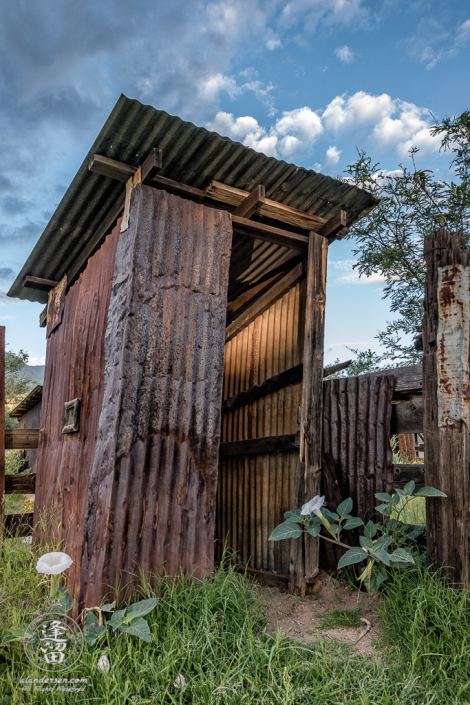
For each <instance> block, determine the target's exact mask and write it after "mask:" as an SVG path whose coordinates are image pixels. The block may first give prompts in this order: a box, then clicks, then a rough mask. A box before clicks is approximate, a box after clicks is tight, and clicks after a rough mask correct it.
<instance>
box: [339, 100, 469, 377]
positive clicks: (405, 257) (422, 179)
mask: <svg viewBox="0 0 470 705" xmlns="http://www.w3.org/2000/svg"><path fill="white" fill-rule="evenodd" d="M431 133H432V134H433V135H439V136H440V137H442V142H441V151H449V152H450V154H451V155H452V159H451V161H450V164H449V171H450V172H452V171H453V177H452V179H451V180H450V181H449V182H447V181H444V180H443V179H440V178H439V177H438V176H436V175H435V174H434V172H433V171H431V170H430V169H418V167H417V165H416V155H417V153H418V150H417V149H416V148H413V149H411V150H410V157H411V168H407V167H404V166H401V165H400V168H399V170H397V171H395V172H386V171H384V170H383V169H381V167H380V164H379V163H375V164H374V163H373V162H372V160H371V158H370V157H368V156H367V155H366V153H365V152H364V151H358V155H359V158H358V159H357V161H356V162H355V163H353V164H350V165H349V166H348V167H347V169H346V172H345V173H347V175H348V176H347V177H346V180H347V181H348V182H349V183H351V182H352V183H354V184H355V185H357V186H359V187H360V188H364V189H366V190H368V191H370V192H371V193H372V194H373V195H374V196H376V197H377V198H378V199H380V200H379V203H378V205H377V206H376V207H375V208H374V209H373V210H372V211H371V212H370V213H369V214H368V215H367V216H365V217H364V218H363V219H362V220H360V221H359V222H358V223H357V224H356V225H354V226H353V227H352V228H351V231H350V234H349V238H351V239H353V240H354V243H355V249H354V250H353V252H354V255H355V256H357V258H358V259H357V264H356V265H355V267H356V268H357V269H358V271H359V273H360V274H361V275H365V276H370V275H371V274H382V275H383V276H384V277H385V282H386V285H385V288H384V298H388V299H390V304H391V305H390V309H391V311H392V312H394V313H398V314H399V317H398V318H397V319H396V320H395V321H392V322H388V323H387V326H386V328H385V330H383V331H380V332H379V333H378V335H377V338H378V340H379V341H380V343H381V344H382V346H383V349H384V353H383V355H382V356H381V359H382V361H383V360H386V359H387V360H389V361H395V362H394V363H393V364H395V365H396V364H415V363H417V362H420V361H421V355H422V353H421V352H420V351H419V350H417V349H416V348H415V347H414V345H413V344H412V343H407V342H405V341H404V340H403V336H405V335H407V336H408V335H409V334H416V330H417V327H418V326H420V325H421V321H422V317H423V299H424V283H425V262H424V257H423V244H424V237H425V235H426V234H427V233H429V232H432V231H433V230H435V229H436V228H439V227H445V228H447V229H448V230H463V231H464V233H465V235H466V237H467V242H468V239H469V234H470V139H469V138H470V112H469V111H467V112H464V113H462V115H460V116H459V117H452V118H445V120H443V121H442V123H441V124H438V123H436V124H435V125H434V126H433V127H432V128H431ZM369 352H370V351H369ZM348 374H350V372H348Z"/></svg>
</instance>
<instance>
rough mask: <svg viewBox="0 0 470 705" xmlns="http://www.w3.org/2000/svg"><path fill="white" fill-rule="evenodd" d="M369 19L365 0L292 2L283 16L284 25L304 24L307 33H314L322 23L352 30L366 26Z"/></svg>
mask: <svg viewBox="0 0 470 705" xmlns="http://www.w3.org/2000/svg"><path fill="white" fill-rule="evenodd" d="M369 18H370V12H369V10H368V9H367V8H366V7H364V4H363V0H290V2H288V3H287V5H285V7H284V9H283V11H282V14H281V22H282V24H283V25H285V26H286V27H292V26H293V25H295V24H298V23H302V28H303V29H304V31H306V32H314V31H315V30H316V28H317V26H318V24H319V23H320V22H321V23H323V24H324V25H327V26H332V25H340V26H341V25H342V26H347V27H349V28H351V27H358V26H360V25H364V24H366V23H367V22H368V20H369Z"/></svg>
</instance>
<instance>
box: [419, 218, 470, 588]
mask: <svg viewBox="0 0 470 705" xmlns="http://www.w3.org/2000/svg"><path fill="white" fill-rule="evenodd" d="M424 256H425V259H426V290H425V298H424V318H423V345H424V357H423V401H424V448H425V465H424V468H425V485H427V486H431V487H435V488H436V489H439V490H442V491H443V492H445V493H446V494H447V499H445V498H435V499H433V498H429V499H427V500H426V524H427V551H428V564H429V565H433V566H434V568H436V569H437V568H440V567H441V566H443V570H444V575H445V576H446V577H448V578H449V579H450V580H452V581H453V582H455V583H460V584H468V583H469V582H470V512H469V506H470V477H469V472H468V469H469V467H470V389H469V384H470V381H469V374H470V359H469V342H470V300H469V299H470V266H469V265H470V253H469V251H468V250H467V249H466V246H465V238H464V235H463V233H462V232H456V233H449V232H447V231H446V230H444V229H443V228H441V229H439V230H436V231H434V232H433V233H431V234H430V235H427V236H426V238H425V242H424Z"/></svg>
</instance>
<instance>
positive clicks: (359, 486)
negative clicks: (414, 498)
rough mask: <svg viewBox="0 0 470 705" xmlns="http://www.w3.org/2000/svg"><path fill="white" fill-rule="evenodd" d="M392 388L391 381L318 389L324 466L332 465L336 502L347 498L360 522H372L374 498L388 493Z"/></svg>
mask: <svg viewBox="0 0 470 705" xmlns="http://www.w3.org/2000/svg"><path fill="white" fill-rule="evenodd" d="M393 383H394V378H393V376H392V375H383V376H375V377H345V378H342V379H331V380H327V381H325V382H324V383H323V454H324V458H325V459H326V460H325V462H326V463H328V461H329V460H331V461H332V464H333V467H334V470H335V474H336V479H337V482H338V488H339V493H340V496H341V498H342V499H346V497H351V498H352V500H353V510H352V514H353V515H354V516H359V517H361V519H365V520H368V519H371V518H373V516H374V512H373V509H374V507H375V506H376V504H377V500H376V499H375V497H374V495H375V493H376V492H388V491H389V490H390V489H391V487H392V485H393V454H392V449H391V447H390V422H391V415H392V395H393ZM335 499H336V498H335ZM326 502H327V503H329V502H330V498H329V497H328V496H327V497H326ZM371 509H372V512H371V511H370V510H371Z"/></svg>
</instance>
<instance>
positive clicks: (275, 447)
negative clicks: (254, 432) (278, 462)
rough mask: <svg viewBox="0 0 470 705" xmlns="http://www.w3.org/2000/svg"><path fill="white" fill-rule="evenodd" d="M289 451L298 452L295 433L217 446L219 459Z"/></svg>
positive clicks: (297, 441) (297, 440)
mask: <svg viewBox="0 0 470 705" xmlns="http://www.w3.org/2000/svg"><path fill="white" fill-rule="evenodd" d="M291 450H297V451H298V450H299V439H298V436H297V434H296V433H290V434H288V435H285V436H265V437H264V438H249V439H248V440H246V441H229V442H228V443H221V444H220V446H219V458H221V459H222V458H231V457H233V456H236V455H257V454H259V453H287V452H289V451H291Z"/></svg>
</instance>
